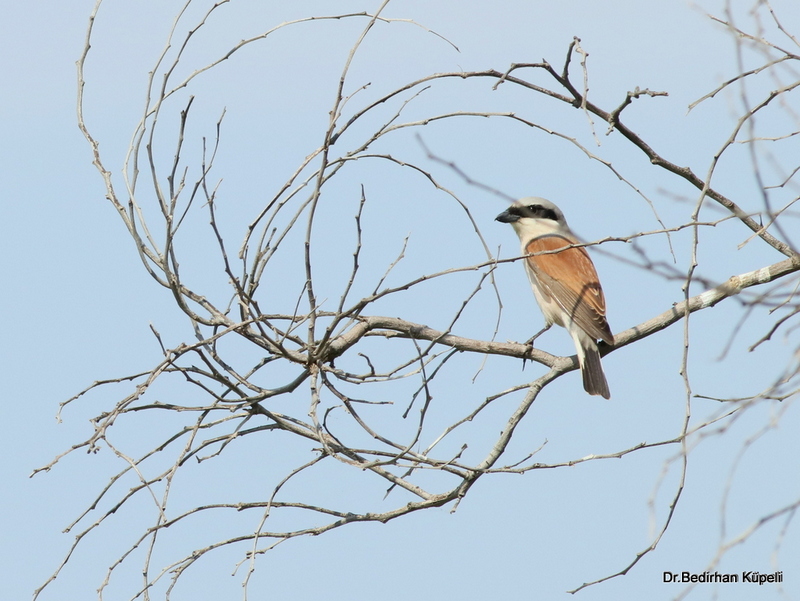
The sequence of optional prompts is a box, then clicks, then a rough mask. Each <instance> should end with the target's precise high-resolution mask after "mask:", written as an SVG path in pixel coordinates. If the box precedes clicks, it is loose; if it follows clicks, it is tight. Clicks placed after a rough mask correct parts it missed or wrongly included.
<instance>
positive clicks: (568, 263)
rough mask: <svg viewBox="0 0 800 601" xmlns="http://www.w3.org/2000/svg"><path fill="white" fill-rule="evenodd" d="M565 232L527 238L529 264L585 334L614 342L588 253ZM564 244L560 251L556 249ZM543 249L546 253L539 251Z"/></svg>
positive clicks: (546, 288) (548, 291)
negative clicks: (571, 246)
mask: <svg viewBox="0 0 800 601" xmlns="http://www.w3.org/2000/svg"><path fill="white" fill-rule="evenodd" d="M571 244H575V242H573V241H572V240H570V239H569V238H567V237H566V236H563V235H560V234H550V235H547V236H542V237H540V238H535V239H533V240H531V241H530V242H528V244H527V245H526V246H525V251H526V252H527V253H528V254H529V255H530V256H528V257H527V259H526V260H527V261H528V267H529V268H530V269H531V271H532V272H533V274H534V275H535V276H536V278H537V280H538V281H539V283H540V284H541V286H542V287H543V288H544V289H545V291H546V292H547V293H548V294H550V296H552V297H553V299H554V300H555V302H556V303H558V305H559V306H560V307H561V308H562V309H563V310H564V311H566V312H567V313H569V315H570V316H571V317H572V320H573V321H574V322H575V323H576V324H578V326H580V327H581V328H582V329H583V330H584V331H585V332H586V333H587V334H589V335H590V336H592V337H594V338H595V339H602V340H605V341H606V342H607V343H609V344H614V336H613V334H612V333H611V328H609V326H608V322H607V321H606V300H605V297H604V296H603V289H602V288H601V287H600V282H599V280H598V278H597V271H596V270H595V268H594V264H593V263H592V260H591V259H590V258H589V253H588V252H586V249H585V248H583V247H579V248H568V247H569V246H570V245H571ZM560 248H563V249H564V250H562V251H560V252H552V251H557V250H558V249H560ZM542 253H545V254H542Z"/></svg>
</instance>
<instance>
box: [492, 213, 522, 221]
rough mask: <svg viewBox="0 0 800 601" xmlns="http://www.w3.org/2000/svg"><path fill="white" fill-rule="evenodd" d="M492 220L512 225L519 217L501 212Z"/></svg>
mask: <svg viewBox="0 0 800 601" xmlns="http://www.w3.org/2000/svg"><path fill="white" fill-rule="evenodd" d="M494 220H495V221H499V222H500V223H514V222H515V221H517V220H519V215H514V214H513V213H510V212H508V211H503V212H502V213H500V214H499V215H498V216H497V217H495V218H494Z"/></svg>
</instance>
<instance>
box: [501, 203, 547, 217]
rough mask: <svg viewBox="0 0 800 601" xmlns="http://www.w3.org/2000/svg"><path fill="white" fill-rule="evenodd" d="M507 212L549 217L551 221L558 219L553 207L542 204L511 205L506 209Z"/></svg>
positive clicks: (519, 215)
mask: <svg viewBox="0 0 800 601" xmlns="http://www.w3.org/2000/svg"><path fill="white" fill-rule="evenodd" d="M508 212H509V213H511V214H512V215H517V216H518V217H535V218H537V219H550V220H552V221H558V215H556V212H555V211H554V210H553V209H550V208H548V207H543V206H542V205H536V204H533V205H528V206H524V207H523V206H520V205H513V206H511V207H510V208H509V209H508Z"/></svg>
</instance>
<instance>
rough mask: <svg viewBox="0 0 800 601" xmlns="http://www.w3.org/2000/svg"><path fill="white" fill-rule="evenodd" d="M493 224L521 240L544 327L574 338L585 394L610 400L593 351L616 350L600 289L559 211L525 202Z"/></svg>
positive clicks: (543, 203) (548, 204) (545, 202)
mask: <svg viewBox="0 0 800 601" xmlns="http://www.w3.org/2000/svg"><path fill="white" fill-rule="evenodd" d="M496 220H497V221H500V222H502V223H510V224H511V227H513V228H514V231H515V232H517V235H518V236H519V241H520V243H521V245H522V254H523V255H526V257H525V271H526V272H527V273H528V278H529V279H530V281H531V287H532V288H533V294H534V296H535V297H536V302H538V303H539V307H540V308H541V310H542V313H544V318H545V322H546V325H547V327H548V328H549V327H550V326H551V325H552V324H554V323H555V324H558V325H560V326H562V327H564V328H566V329H567V332H569V334H570V336H572V340H573V341H574V342H575V348H576V350H577V351H578V362H579V363H580V366H581V375H582V376H583V387H584V389H585V390H586V392H588V393H589V394H599V395H600V396H602V397H604V398H606V399H608V398H611V393H610V392H609V390H608V382H607V381H606V376H605V374H604V373H603V366H602V364H601V363H600V353H599V352H598V350H597V340H604V341H605V342H607V343H608V344H614V335H613V334H612V333H611V329H610V328H609V327H608V322H607V321H606V301H605V298H604V297H603V289H602V288H601V287H600V282H599V280H598V278H597V271H596V270H595V268H594V265H593V264H592V260H591V259H590V258H589V253H588V252H586V248H584V247H572V248H570V245H572V244H580V241H579V240H578V239H577V238H576V237H575V235H574V234H573V233H572V232H571V231H570V229H569V226H568V225H567V221H566V219H564V214H563V213H562V212H561V209H559V208H558V207H557V206H556V205H554V204H553V203H552V202H550V201H549V200H545V199H544V198H536V197H530V198H523V199H522V200H519V201H517V202H515V203H514V204H512V205H511V206H510V207H509V208H508V210H506V211H503V212H502V213H500V214H499V215H498V216H497V217H496ZM559 249H564V250H559Z"/></svg>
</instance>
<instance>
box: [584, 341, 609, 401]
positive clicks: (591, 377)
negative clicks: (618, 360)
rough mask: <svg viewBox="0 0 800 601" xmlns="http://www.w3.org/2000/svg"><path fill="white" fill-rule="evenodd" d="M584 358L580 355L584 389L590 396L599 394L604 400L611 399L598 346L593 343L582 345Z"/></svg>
mask: <svg viewBox="0 0 800 601" xmlns="http://www.w3.org/2000/svg"><path fill="white" fill-rule="evenodd" d="M581 347H582V349H583V353H582V355H583V357H581V356H580V355H579V356H578V358H579V359H580V364H581V375H582V376H583V388H584V390H586V392H588V393H589V394H599V395H600V396H601V397H603V398H604V399H610V398H611V392H609V390H608V382H607V381H606V375H605V374H604V373H603V365H602V363H600V352H599V351H598V350H597V344H595V342H594V341H592V342H591V343H590V344H581Z"/></svg>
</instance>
